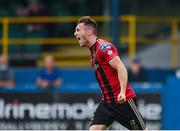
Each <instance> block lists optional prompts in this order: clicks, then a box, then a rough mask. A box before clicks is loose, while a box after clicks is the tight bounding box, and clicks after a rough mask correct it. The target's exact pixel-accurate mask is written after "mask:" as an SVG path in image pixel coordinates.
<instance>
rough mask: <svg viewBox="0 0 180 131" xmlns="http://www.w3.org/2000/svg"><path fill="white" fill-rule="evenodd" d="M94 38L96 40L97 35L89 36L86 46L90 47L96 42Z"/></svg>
mask: <svg viewBox="0 0 180 131" xmlns="http://www.w3.org/2000/svg"><path fill="white" fill-rule="evenodd" d="M96 40H97V36H91V37H90V38H89V44H88V47H89V48H91V47H92V46H93V45H94V44H95V43H96Z"/></svg>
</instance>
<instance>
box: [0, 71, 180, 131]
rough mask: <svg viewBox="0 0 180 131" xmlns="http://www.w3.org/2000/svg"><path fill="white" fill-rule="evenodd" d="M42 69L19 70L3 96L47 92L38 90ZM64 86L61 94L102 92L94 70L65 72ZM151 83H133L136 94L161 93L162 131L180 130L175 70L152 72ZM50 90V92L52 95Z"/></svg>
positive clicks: (179, 81)
mask: <svg viewBox="0 0 180 131" xmlns="http://www.w3.org/2000/svg"><path fill="white" fill-rule="evenodd" d="M38 71H39V70H38V69H16V70H15V78H16V86H15V87H14V88H1V89H0V91H1V92H22V93H23V92H34V93H37V92H43V91H44V90H43V89H41V88H39V87H37V86H36V77H37V74H38ZM61 75H62V79H63V82H64V84H63V86H62V87H60V88H56V89H49V90H55V91H59V92H73V93H76V92H92V93H95V92H96V93H97V92H100V89H99V87H98V84H97V82H96V80H95V77H94V73H93V72H92V70H91V69H62V70H61ZM147 75H148V78H149V81H150V82H148V83H131V85H132V87H133V88H134V90H135V92H136V93H160V94H161V98H162V106H163V115H162V116H163V118H162V129H171V130H172V129H173V130H175V129H180V113H179V111H180V95H179V93H180V79H177V78H176V77H175V76H173V71H171V70H166V71H164V70H158V69H156V70H149V72H148V73H147ZM49 90H48V91H49Z"/></svg>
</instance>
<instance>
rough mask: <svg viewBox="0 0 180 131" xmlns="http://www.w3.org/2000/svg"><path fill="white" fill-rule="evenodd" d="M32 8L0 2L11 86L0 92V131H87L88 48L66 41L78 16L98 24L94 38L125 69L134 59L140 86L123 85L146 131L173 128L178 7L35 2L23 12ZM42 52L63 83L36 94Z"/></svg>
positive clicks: (178, 120) (118, 0) (92, 84)
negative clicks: (142, 75) (109, 46)
mask: <svg viewBox="0 0 180 131" xmlns="http://www.w3.org/2000/svg"><path fill="white" fill-rule="evenodd" d="M33 2H35V0H1V1H0V16H1V17H0V24H1V26H0V28H1V30H0V36H1V40H0V49H1V50H0V53H1V54H2V55H5V56H8V58H9V65H10V67H11V68H12V70H13V74H14V77H15V86H14V87H1V88H0V107H1V108H0V129H4V130H6V129H88V126H89V121H90V119H91V117H92V114H93V111H94V109H95V107H96V105H97V103H98V100H99V99H100V90H99V87H98V85H97V83H96V80H95V78H94V74H93V72H92V71H91V67H90V64H89V52H88V50H87V49H84V48H79V45H78V43H77V40H76V39H74V38H73V33H74V28H75V25H76V22H77V20H78V18H79V17H80V16H83V15H90V16H92V17H93V18H95V19H96V20H97V21H98V24H99V37H102V38H106V39H108V40H110V41H112V42H114V44H115V45H116V46H117V47H118V48H119V50H120V54H121V58H122V60H123V62H124V63H125V65H126V66H127V67H128V68H130V61H131V60H132V59H133V58H134V57H140V58H141V60H142V62H143V65H144V67H145V68H146V76H147V81H146V82H138V81H137V82H132V83H131V84H132V85H133V88H134V90H135V91H136V93H137V96H138V101H137V104H138V108H139V109H140V111H141V113H142V115H143V117H144V118H145V120H146V122H147V124H148V127H149V128H150V129H172V130H174V129H180V113H179V110H180V106H179V105H180V95H179V92H180V44H179V36H180V32H179V23H180V1H178V0H150V1H147V0H146V1H142V0H141V1H140V0H133V1H132V0H66V1H64V0H42V1H40V0H39V3H38V4H39V6H40V8H41V11H40V13H39V14H38V13H37V14H36V13H34V14H33V13H29V12H28V9H29V8H33V6H32V5H33V4H32V3H33ZM34 6H35V7H34V8H39V7H36V5H34ZM35 10H36V9H35ZM31 25H33V26H34V25H35V26H37V28H32V26H31ZM47 54H51V55H52V56H54V58H55V64H56V65H57V66H58V67H59V69H60V70H61V77H62V79H63V85H62V86H61V87H59V88H56V89H47V90H43V89H41V88H39V87H38V86H37V85H36V78H37V74H38V71H39V68H41V66H43V59H42V58H43V57H44V56H46V55H47ZM111 129H123V127H121V126H119V124H117V123H114V124H113V125H112V126H111Z"/></svg>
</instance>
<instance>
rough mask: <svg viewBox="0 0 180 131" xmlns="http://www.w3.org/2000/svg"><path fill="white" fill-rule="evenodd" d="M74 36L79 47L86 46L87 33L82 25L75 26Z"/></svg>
mask: <svg viewBox="0 0 180 131" xmlns="http://www.w3.org/2000/svg"><path fill="white" fill-rule="evenodd" d="M74 36H75V37H76V38H77V39H78V40H79V41H78V42H79V45H80V47H84V46H86V44H87V32H86V29H85V25H84V23H80V24H78V25H77V26H76V29H75V32H74Z"/></svg>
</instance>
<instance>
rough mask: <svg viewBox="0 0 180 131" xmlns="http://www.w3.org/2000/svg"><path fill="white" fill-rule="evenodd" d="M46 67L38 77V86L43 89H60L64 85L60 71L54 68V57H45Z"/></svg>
mask: <svg viewBox="0 0 180 131" xmlns="http://www.w3.org/2000/svg"><path fill="white" fill-rule="evenodd" d="M44 66H45V67H44V68H43V69H42V70H41V71H40V72H39V75H38V77H37V85H38V86H40V87H41V88H43V89H47V88H53V87H60V86H61V85H62V80H61V76H60V71H59V70H58V69H57V68H56V67H55V66H54V60H53V57H52V56H46V57H45V59H44Z"/></svg>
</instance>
